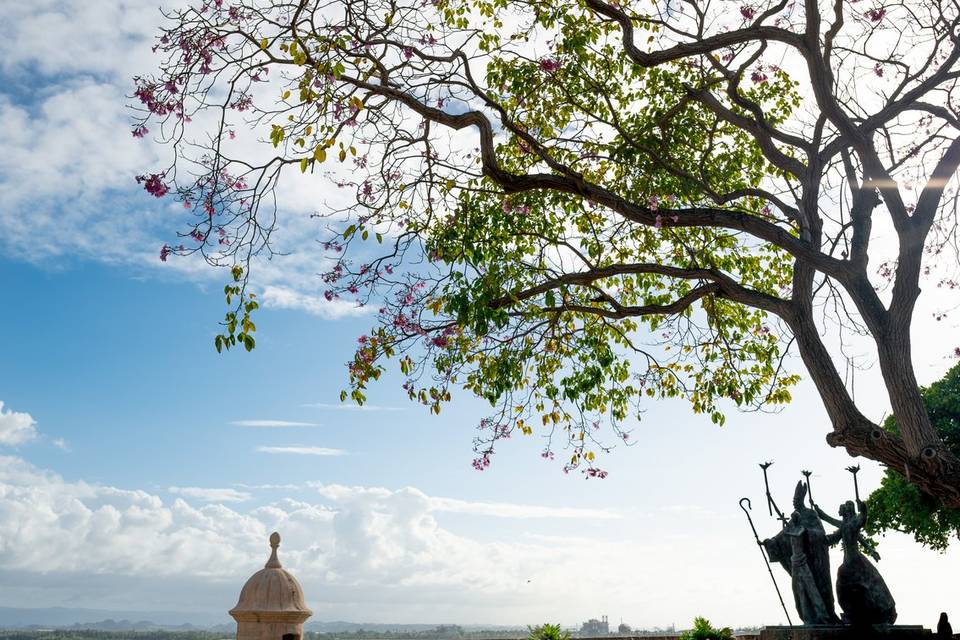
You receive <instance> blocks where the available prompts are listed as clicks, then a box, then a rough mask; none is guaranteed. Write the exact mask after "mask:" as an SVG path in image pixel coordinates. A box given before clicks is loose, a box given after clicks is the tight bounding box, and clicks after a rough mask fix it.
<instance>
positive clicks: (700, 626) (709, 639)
mask: <svg viewBox="0 0 960 640" xmlns="http://www.w3.org/2000/svg"><path fill="white" fill-rule="evenodd" d="M731 638H733V631H731V630H730V628H729V627H724V628H723V629H714V628H713V627H712V626H710V621H709V620H707V619H706V618H699V617H698V618H695V619H694V620H693V629H691V630H690V631H684V632H683V633H682V634H681V635H680V640H730V639H731Z"/></svg>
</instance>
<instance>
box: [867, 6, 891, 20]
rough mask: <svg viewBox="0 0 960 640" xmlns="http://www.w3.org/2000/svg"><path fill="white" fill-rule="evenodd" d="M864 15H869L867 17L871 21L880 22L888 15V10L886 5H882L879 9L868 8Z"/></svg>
mask: <svg viewBox="0 0 960 640" xmlns="http://www.w3.org/2000/svg"><path fill="white" fill-rule="evenodd" d="M864 15H865V16H867V19H868V20H870V21H871V22H880V21H881V20H883V17H884V16H885V15H887V10H886V9H885V8H884V7H880V8H879V9H867V11H866V12H864Z"/></svg>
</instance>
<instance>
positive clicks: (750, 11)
mask: <svg viewBox="0 0 960 640" xmlns="http://www.w3.org/2000/svg"><path fill="white" fill-rule="evenodd" d="M740 15H742V16H743V17H744V19H746V20H753V17H754V16H755V15H757V10H756V9H754V8H753V7H749V6H746V5H744V6H742V7H740Z"/></svg>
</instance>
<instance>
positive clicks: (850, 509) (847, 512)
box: [840, 500, 857, 520]
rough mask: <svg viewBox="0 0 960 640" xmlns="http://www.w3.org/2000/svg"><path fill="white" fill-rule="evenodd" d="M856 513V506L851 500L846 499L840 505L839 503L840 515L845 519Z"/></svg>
mask: <svg viewBox="0 0 960 640" xmlns="http://www.w3.org/2000/svg"><path fill="white" fill-rule="evenodd" d="M856 514H857V508H856V506H854V504H853V500H847V501H846V502H844V503H843V504H842V505H840V517H841V518H843V519H844V520H846V519H847V518H852V517H853V516H855V515H856Z"/></svg>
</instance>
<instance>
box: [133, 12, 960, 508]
mask: <svg viewBox="0 0 960 640" xmlns="http://www.w3.org/2000/svg"><path fill="white" fill-rule="evenodd" d="M958 30H960V5H958V4H957V3H956V2H952V1H945V0H918V1H910V2H898V3H886V4H881V3H880V2H879V0H876V1H875V0H865V1H864V2H861V3H849V2H843V1H842V0H836V1H835V2H833V3H830V4H826V3H818V2H816V1H815V0H806V1H805V2H798V1H795V0H780V1H779V2H774V1H769V2H759V3H754V2H742V1H737V2H732V1H730V0H655V1H654V2H652V3H651V2H646V1H644V2H640V1H639V0H638V1H635V2H629V1H624V0H621V1H604V0H576V1H567V0H516V1H508V0H430V1H426V0H296V1H293V0H290V1H288V0H236V1H231V0H202V1H201V2H200V3H199V4H197V5H195V6H192V7H188V8H184V9H181V10H177V11H174V12H172V13H170V14H168V15H167V16H166V21H165V22H164V24H163V26H162V30H161V33H160V34H159V35H158V41H157V43H156V47H155V50H156V53H157V54H158V56H159V60H160V62H159V65H158V66H159V69H158V71H157V73H155V74H153V75H149V76H143V77H140V78H137V79H136V87H135V92H134V95H135V98H136V99H137V101H138V108H139V110H140V111H139V115H138V118H137V120H136V122H135V124H134V131H133V133H134V135H135V136H145V135H148V134H149V133H150V130H151V129H152V130H154V133H153V135H156V136H157V137H158V138H159V139H160V140H162V141H164V142H167V143H169V144H170V145H171V146H172V148H173V150H174V156H173V160H172V162H171V164H170V165H169V166H167V167H166V168H162V169H156V172H155V173H145V174H143V175H141V176H139V177H138V180H139V181H140V182H141V183H142V184H143V186H144V188H145V189H146V191H147V192H148V193H150V194H152V195H154V196H156V197H174V198H176V199H178V200H179V201H182V203H183V205H184V206H185V208H186V211H187V212H188V214H190V215H192V217H191V218H189V219H188V220H185V223H184V224H185V227H184V228H183V230H182V232H181V239H180V240H178V241H176V242H171V243H169V244H168V245H164V247H163V248H162V250H161V258H162V259H164V260H166V259H167V258H168V257H169V256H170V255H171V254H191V253H198V252H199V253H201V254H202V255H204V256H205V257H206V258H207V260H208V261H209V262H210V263H211V264H215V265H220V266H226V267H229V268H230V269H232V273H233V281H234V282H233V283H231V284H229V285H228V286H227V288H226V294H227V302H228V304H229V305H231V310H230V311H229V313H228V314H227V317H226V320H225V323H224V325H225V330H224V331H223V333H222V334H221V335H219V336H218V337H217V338H216V346H217V349H221V348H223V347H227V348H229V347H230V346H233V345H237V344H242V345H244V346H245V347H246V348H247V349H250V348H253V346H254V339H253V333H254V331H255V329H256V327H255V325H254V324H253V322H252V320H251V316H250V314H251V313H252V312H253V311H254V310H255V309H256V307H257V305H258V302H257V299H256V291H255V290H254V289H255V286H251V282H253V283H255V277H254V279H253V280H251V277H252V276H251V273H255V270H256V268H257V263H256V260H255V258H256V256H257V255H260V254H263V253H268V252H270V251H271V250H272V246H271V244H270V234H271V231H272V230H273V229H274V228H275V225H276V220H277V216H278V215H284V212H283V211H282V210H281V211H278V210H277V207H276V190H277V189H278V186H279V188H281V189H282V185H283V184H284V183H283V182H282V180H295V179H298V178H297V177H296V174H298V173H303V174H308V173H309V174H317V175H323V174H326V175H327V176H328V177H329V179H330V180H331V181H332V182H333V183H334V184H337V186H339V187H340V188H342V189H344V190H346V191H347V192H349V193H350V194H351V195H352V198H351V204H349V205H347V206H344V207H342V208H339V209H332V208H326V209H324V210H321V211H318V212H317V213H318V215H321V216H324V217H326V218H327V222H328V232H329V236H328V237H327V238H325V240H324V243H323V247H324V248H325V250H327V251H328V252H329V259H330V269H329V271H328V272H327V273H326V274H325V275H324V276H323V277H324V280H325V282H326V283H327V284H328V287H329V288H328V289H327V291H326V294H325V295H326V297H327V298H328V299H329V300H334V299H340V300H355V301H356V302H357V304H362V305H368V306H370V307H371V308H373V309H378V311H377V313H376V315H375V320H374V321H373V325H374V326H373V327H372V328H371V330H370V332H369V333H367V334H365V335H362V336H360V337H359V345H358V349H357V352H356V356H355V357H354V359H353V360H352V361H351V362H350V363H349V374H348V375H349V388H348V390H347V391H345V392H344V393H343V399H347V398H348V397H349V398H351V399H352V400H353V401H355V402H361V403H362V402H363V401H364V400H365V397H366V396H365V392H366V390H367V388H368V385H369V384H371V382H373V381H374V380H377V379H378V378H380V377H381V375H382V373H383V372H384V371H385V367H386V366H387V362H388V361H390V360H394V361H396V362H397V363H398V365H399V369H400V370H401V371H402V373H403V375H404V376H406V382H405V384H404V388H405V389H406V390H407V392H408V394H409V396H410V398H411V399H413V400H415V401H417V402H420V403H422V404H424V405H426V406H428V407H429V409H430V410H431V411H433V412H439V411H440V408H441V406H442V405H443V404H444V403H445V402H447V401H449V399H450V397H451V392H452V391H453V390H455V389H456V388H462V389H464V390H466V391H468V392H471V393H473V394H476V395H477V396H479V397H481V398H484V399H486V400H488V401H489V402H490V404H491V406H492V411H491V414H490V415H489V416H487V417H486V418H485V419H484V420H483V421H482V422H481V423H480V428H479V431H478V436H477V438H476V440H475V448H476V451H477V454H478V455H477V458H476V460H475V461H474V465H475V466H476V467H477V468H478V469H483V468H485V467H487V466H488V465H489V464H490V461H491V456H492V455H493V453H494V450H495V446H496V445H497V443H498V441H500V440H502V439H504V438H508V437H510V436H511V435H512V434H516V433H523V434H534V433H536V434H540V435H544V436H545V437H546V442H547V445H546V447H545V449H544V452H543V455H544V456H545V457H553V455H554V453H556V452H558V451H559V450H560V449H561V448H565V452H564V454H563V455H564V467H565V469H567V470H571V469H580V470H581V471H583V472H584V473H586V474H587V475H588V476H603V475H604V471H603V470H602V469H601V468H600V466H599V464H598V463H597V454H599V453H600V452H602V451H605V450H607V449H609V448H610V446H611V442H614V441H616V439H622V440H624V441H628V440H629V438H630V425H631V424H632V422H631V421H633V420H635V419H636V418H637V417H638V416H639V415H640V414H641V412H642V409H643V406H642V405H643V402H645V401H647V399H651V398H652V399H655V398H674V397H677V398H685V399H686V400H688V401H689V402H690V404H691V406H692V408H693V410H694V411H696V412H700V413H705V414H708V415H709V416H710V417H711V418H712V419H713V421H714V422H717V423H723V421H724V413H723V411H724V409H725V407H729V406H731V405H735V406H737V407H740V408H743V409H759V408H763V407H767V406H775V405H777V404H781V403H785V402H788V401H789V400H790V387H791V386H792V385H794V384H796V382H797V381H798V380H799V375H798V374H797V373H796V372H795V371H793V370H791V369H790V368H789V367H787V366H785V364H784V358H785V356H786V355H787V353H788V352H789V351H790V350H791V349H795V350H796V351H798V352H799V355H800V356H801V358H802V361H803V363H804V365H805V368H806V370H807V372H808V373H809V375H810V377H811V378H812V380H813V382H814V383H815V385H816V387H817V389H818V391H819V393H820V395H821V397H822V399H823V402H824V406H825V407H826V410H827V414H828V416H829V419H830V421H831V423H832V429H831V430H830V432H829V435H828V441H829V442H830V443H831V444H832V445H834V446H842V447H845V448H846V449H847V450H848V451H849V452H850V453H851V454H854V455H862V456H866V457H869V458H871V459H874V460H877V461H880V462H882V463H884V464H886V465H888V466H889V467H890V468H892V469H895V470H896V471H898V472H899V473H903V474H907V475H908V476H909V478H910V481H911V482H912V483H914V484H916V485H917V486H918V487H920V488H922V489H923V490H924V491H926V492H927V493H929V494H930V495H933V496H936V497H937V498H939V499H941V500H943V501H944V502H945V503H947V504H950V505H954V506H956V505H960V461H958V459H957V457H956V455H955V454H954V453H953V452H951V451H950V450H949V449H948V448H947V447H945V446H944V443H943V442H942V440H941V438H940V437H939V435H938V432H937V431H936V429H935V428H934V427H933V425H932V424H931V422H930V420H929V418H928V417H927V413H926V411H925V410H924V408H923V402H922V400H921V398H920V395H919V392H918V387H917V381H916V378H915V374H914V371H913V367H912V364H911V363H912V351H911V344H910V327H911V322H912V318H913V315H914V308H915V303H916V300H917V297H918V295H919V293H920V290H919V281H920V277H921V275H922V274H923V273H925V272H929V271H930V269H931V265H933V264H934V259H935V258H937V257H938V256H939V257H940V258H941V260H940V263H941V264H943V263H944V262H945V263H946V264H947V265H951V264H952V265H954V266H955V263H956V254H955V253H953V249H954V246H955V244H954V243H955V239H956V236H955V234H956V204H957V200H956V190H955V187H954V185H953V184H952V177H953V175H954V173H955V172H956V169H957V166H958V164H960V119H958V114H957V110H956V109H957V108H956V106H955V101H954V98H953V93H954V91H955V89H956V86H957V85H956V83H957V77H958V73H960V71H958V64H957V63H958V59H960V46H958V44H960V43H958V38H960V32H958ZM238 130H239V131H240V132H241V133H242V132H247V131H249V132H253V134H254V135H256V136H259V138H260V140H261V141H262V142H263V144H262V145H260V147H258V148H257V150H255V151H253V150H251V148H250V147H249V146H243V145H240V144H239V143H238V142H237V141H235V140H234V137H235V134H236V132H237V131H238ZM264 147H265V149H264ZM331 167H332V168H331ZM291 174H293V175H291ZM944 256H949V258H947V259H945V260H944V259H943V258H944ZM932 273H934V274H935V273H938V272H936V271H934V272H932ZM944 277H945V278H946V277H947V276H944ZM944 281H946V282H950V283H951V284H952V280H948V279H946V280H944ZM828 328H837V329H839V330H841V331H852V332H856V333H859V334H862V335H865V336H867V337H869V338H872V340H873V342H874V346H875V348H876V355H877V360H878V362H879V366H880V370H881V371H882V373H883V378H884V381H885V384H886V387H887V389H886V390H887V392H888V396H889V399H890V404H891V407H892V410H893V414H894V416H895V417H896V419H897V424H898V425H899V431H898V432H897V433H894V432H891V431H887V430H884V429H882V428H881V427H880V426H879V425H877V424H875V423H874V422H873V421H871V420H870V419H868V418H867V417H866V416H865V415H864V414H863V412H862V411H861V410H860V408H858V406H857V405H856V403H855V402H854V400H853V398H852V397H851V394H850V393H849V391H848V389H847V388H846V386H845V384H844V379H843V378H842V377H841V376H840V375H839V374H838V369H837V360H835V358H834V357H832V356H831V349H832V348H833V346H834V345H833V344H832V343H831V342H830V341H829V340H825V339H824V338H823V335H824V334H825V333H833V331H832V330H831V331H830V332H828V331H827V329H828ZM604 427H609V428H610V429H612V435H613V437H611V433H610V431H609V430H606V431H605V430H604Z"/></svg>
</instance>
